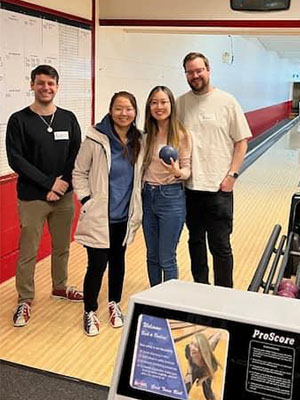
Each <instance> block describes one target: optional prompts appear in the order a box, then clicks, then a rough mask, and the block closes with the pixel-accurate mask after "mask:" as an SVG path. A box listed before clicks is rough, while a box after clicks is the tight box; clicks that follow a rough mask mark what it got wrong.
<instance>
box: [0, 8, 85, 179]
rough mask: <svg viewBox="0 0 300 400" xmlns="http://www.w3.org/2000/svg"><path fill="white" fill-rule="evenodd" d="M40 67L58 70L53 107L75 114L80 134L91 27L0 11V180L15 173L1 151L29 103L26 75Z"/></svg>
mask: <svg viewBox="0 0 300 400" xmlns="http://www.w3.org/2000/svg"><path fill="white" fill-rule="evenodd" d="M3 4H4V3H3ZM0 7H1V2H0ZM39 64H50V65H52V66H53V67H54V68H56V69H57V70H58V73H59V76H60V81H59V84H60V85H59V91H58V93H57V95H56V98H55V103H56V104H57V105H58V106H60V107H62V108H66V109H68V110H70V111H72V112H74V114H75V115H76V117H77V119H78V121H79V123H80V126H81V130H82V133H84V132H85V130H86V128H87V126H88V125H90V123H91V104H92V92H91V30H90V27H89V26H87V27H85V26H82V24H81V26H76V25H75V24H74V23H72V24H68V23H67V22H65V21H63V22H61V21H60V20H54V19H53V18H51V19H50V18H47V16H45V15H43V16H36V15H30V14H29V13H21V12H18V10H16V11H11V10H7V9H4V8H0V176H4V175H8V174H10V173H12V172H13V171H12V170H11V169H10V167H9V166H8V163H7V157H6V150H5V134H6V125H7V121H8V118H9V116H10V115H11V114H12V113H14V112H15V111H18V110H21V109H22V108H24V107H26V106H28V105H29V104H31V103H32V102H33V94H32V92H31V90H30V73H31V71H32V69H33V68H35V67H36V66H37V65H39Z"/></svg>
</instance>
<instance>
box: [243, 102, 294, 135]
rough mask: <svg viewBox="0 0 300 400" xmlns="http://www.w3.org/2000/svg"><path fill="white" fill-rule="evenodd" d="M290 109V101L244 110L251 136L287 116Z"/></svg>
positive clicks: (258, 133)
mask: <svg viewBox="0 0 300 400" xmlns="http://www.w3.org/2000/svg"><path fill="white" fill-rule="evenodd" d="M291 111H292V101H291V100H290V101H286V102H284V103H280V104H276V105H273V106H270V107H265V108H260V109H258V110H254V111H249V112H246V113H245V115H246V118H247V121H248V124H249V126H250V129H251V132H252V135H253V137H255V136H258V135H260V134H261V133H263V132H265V131H266V130H268V129H270V128H272V126H274V125H276V124H277V123H278V122H279V121H282V120H283V119H285V118H288V117H289V115H290V113H291Z"/></svg>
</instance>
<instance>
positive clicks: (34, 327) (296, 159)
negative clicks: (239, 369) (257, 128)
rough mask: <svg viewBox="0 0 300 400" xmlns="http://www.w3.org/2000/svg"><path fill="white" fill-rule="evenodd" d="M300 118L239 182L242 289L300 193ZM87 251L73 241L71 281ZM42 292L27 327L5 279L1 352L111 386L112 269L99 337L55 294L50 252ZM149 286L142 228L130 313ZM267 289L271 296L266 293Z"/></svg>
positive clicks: (40, 279)
mask: <svg viewBox="0 0 300 400" xmlns="http://www.w3.org/2000/svg"><path fill="white" fill-rule="evenodd" d="M299 171H300V127H299V122H298V124H297V125H295V126H294V127H293V128H292V129H291V130H290V131H289V132H288V133H287V134H286V135H285V136H283V137H282V138H281V139H280V140H279V141H278V142H277V143H275V145H274V146H273V147H272V148H271V149H269V150H268V151H267V152H266V153H265V154H264V155H263V156H261V157H260V158H259V159H258V160H257V161H256V162H255V163H254V164H252V165H251V166H250V167H249V168H248V169H247V170H246V171H244V172H243V174H242V175H241V176H240V177H239V179H238V180H237V182H236V187H235V214H234V232H233V235H232V244H233V250H234V258H235V274H234V281H235V288H236V289H241V290H247V287H248V285H249V283H250V281H251V278H252V276H253V273H254V271H255V269H256V267H257V264H258V262H259V260H260V257H261V255H262V252H263V250H264V248H265V246H266V242H267V240H268V238H269V235H270V233H271V231H272V229H273V227H274V225H275V224H280V225H281V226H282V233H286V230H287V225H288V217H289V208H290V201H291V196H292V195H293V193H295V192H297V191H298V192H300V187H299V181H300V173H299ZM186 241H187V231H186V230H184V232H183V234H182V237H181V240H180V244H179V248H178V264H179V273H180V279H183V280H189V281H191V280H192V278H191V274H190V272H189V258H188V250H187V242H186ZM85 268H86V254H85V250H84V249H83V248H82V246H80V245H78V244H77V243H72V245H71V256H70V267H69V283H70V284H72V285H76V286H77V287H78V288H81V287H82V280H83V277H84V273H85ZM35 282H36V299H35V301H34V303H33V307H32V317H31V319H30V323H29V324H28V326H26V327H23V328H14V327H13V326H12V316H13V311H14V308H15V305H16V293H15V288H14V279H13V278H12V279H10V280H8V281H6V282H4V283H2V284H1V285H0V290H1V294H0V296H1V316H0V326H1V331H0V343H1V345H0V346H1V347H0V359H3V360H7V361H10V362H12V363H16V364H21V365H26V366H30V367H34V368H37V369H39V370H43V371H49V372H53V373H57V374H60V375H63V376H67V377H74V378H76V379H78V380H82V381H86V382H91V383H95V384H99V385H103V386H109V385H110V381H111V377H112V373H113V368H114V362H115V358H116V353H117V349H118V345H119V341H120V337H121V334H122V329H113V328H111V327H110V326H109V323H108V310H107V276H105V278H104V280H103V289H102V291H101V294H100V297H99V301H100V302H99V304H100V306H99V313H98V314H99V317H100V322H101V332H100V335H99V336H96V337H87V336H86V335H84V333H83V330H82V312H83V310H82V304H78V303H77V304H72V303H70V302H66V301H63V300H53V299H51V298H50V291H51V284H50V257H47V258H46V259H44V260H42V261H40V262H39V263H38V265H37V268H36V280H35ZM146 288H148V281H147V273H146V265H145V246H144V240H143V236H142V232H141V230H140V231H139V233H138V235H137V238H136V241H135V242H134V244H133V245H131V246H130V247H129V248H128V251H127V271H126V280H125V285H124V295H123V300H122V303H121V306H122V309H123V310H124V311H125V312H126V309H127V304H128V299H129V297H130V295H132V294H134V293H137V292H139V291H142V290H144V289H146ZM266 296H267V295H266Z"/></svg>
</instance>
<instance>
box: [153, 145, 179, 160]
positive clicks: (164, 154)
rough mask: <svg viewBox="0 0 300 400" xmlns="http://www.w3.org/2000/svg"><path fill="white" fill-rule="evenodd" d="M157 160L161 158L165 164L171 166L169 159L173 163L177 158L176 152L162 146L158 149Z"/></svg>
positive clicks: (171, 148)
mask: <svg viewBox="0 0 300 400" xmlns="http://www.w3.org/2000/svg"><path fill="white" fill-rule="evenodd" d="M158 156H159V158H161V159H162V160H163V161H164V162H165V163H166V164H171V158H173V160H174V161H176V160H177V158H178V151H177V150H176V149H174V147H172V146H164V147H162V148H161V149H160V151H159V153H158Z"/></svg>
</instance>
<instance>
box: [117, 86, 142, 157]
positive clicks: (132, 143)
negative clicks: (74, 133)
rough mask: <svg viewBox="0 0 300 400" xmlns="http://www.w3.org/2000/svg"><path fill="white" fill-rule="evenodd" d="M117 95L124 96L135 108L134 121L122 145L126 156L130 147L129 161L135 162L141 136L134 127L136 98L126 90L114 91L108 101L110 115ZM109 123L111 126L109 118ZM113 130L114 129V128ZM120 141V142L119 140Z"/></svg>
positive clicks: (136, 112)
mask: <svg viewBox="0 0 300 400" xmlns="http://www.w3.org/2000/svg"><path fill="white" fill-rule="evenodd" d="M119 97H125V98H126V99H128V100H129V101H130V103H131V105H132V107H133V108H134V110H135V118H134V121H133V122H132V123H131V126H130V128H129V130H128V132H127V145H123V147H124V154H125V156H126V157H128V156H129V154H128V148H130V149H131V152H130V153H131V160H130V161H131V163H132V164H135V163H136V160H137V158H138V155H139V153H140V150H141V143H140V138H141V132H140V131H139V130H138V129H137V127H136V118H137V114H138V108H137V102H136V98H135V97H134V95H133V94H132V93H129V92H126V91H125V90H122V91H120V92H117V93H115V94H114V95H113V96H112V98H111V100H110V103H109V114H110V117H111V112H112V108H113V106H114V103H115V101H116V100H117V99H118V98H119ZM111 123H112V126H113V120H112V118H111ZM114 131H115V129H114ZM115 134H116V135H117V136H118V133H117V132H115ZM121 143H122V142H121Z"/></svg>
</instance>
